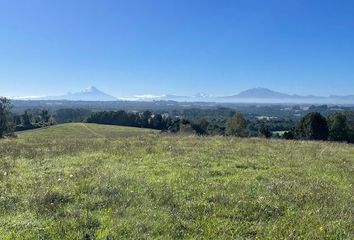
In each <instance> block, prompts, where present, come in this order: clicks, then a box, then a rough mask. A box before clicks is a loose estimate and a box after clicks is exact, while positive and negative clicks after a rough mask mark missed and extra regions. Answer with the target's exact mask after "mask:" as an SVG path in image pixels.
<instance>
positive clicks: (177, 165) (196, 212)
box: [0, 124, 354, 239]
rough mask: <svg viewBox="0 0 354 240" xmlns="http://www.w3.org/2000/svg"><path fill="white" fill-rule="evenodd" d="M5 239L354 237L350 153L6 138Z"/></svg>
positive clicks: (102, 138) (30, 134) (322, 148)
mask: <svg viewBox="0 0 354 240" xmlns="http://www.w3.org/2000/svg"><path fill="white" fill-rule="evenodd" d="M0 191H1V196H0V214H1V218H0V236H1V239H183V238H185V239H196V238H199V239H353V238H354V207H353V206H354V146H352V145H346V144H335V143H320V142H292V141H271V140H260V139H238V138H226V137H196V136H174V135H167V134H166V135H162V134H157V133H156V132H154V131H151V130H146V129H136V128H123V127H116V126H104V125H95V124H65V125H58V126H54V127H50V128H47V129H39V130H35V131H27V132H23V133H20V134H19V137H18V139H7V140H0Z"/></svg>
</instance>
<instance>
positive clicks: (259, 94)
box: [21, 86, 354, 104]
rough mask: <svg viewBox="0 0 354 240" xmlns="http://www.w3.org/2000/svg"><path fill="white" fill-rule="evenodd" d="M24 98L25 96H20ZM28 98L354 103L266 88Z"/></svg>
mask: <svg viewBox="0 0 354 240" xmlns="http://www.w3.org/2000/svg"><path fill="white" fill-rule="evenodd" d="M21 99H25V98H21ZM28 100H68V101H117V100H129V101H177V102H230V103H237V102H238V103H243V102H244V103H323V104H324V103H327V104H331V103H332V104H354V95H347V96H337V95H332V96H329V97H322V96H314V95H307V96H302V95H295V94H294V95H291V94H286V93H281V92H276V91H273V90H270V89H267V88H252V89H248V90H246V91H243V92H240V93H238V94H236V95H231V96H211V95H208V94H205V93H198V94H196V95H193V96H179V95H171V94H170V95H159V96H156V95H137V96H133V97H126V98H116V97H114V96H111V95H109V94H107V93H104V92H102V91H101V90H99V89H97V88H96V87H93V86H92V87H90V88H87V89H85V90H83V91H80V92H76V93H67V94H65V95H61V96H49V97H40V98H28Z"/></svg>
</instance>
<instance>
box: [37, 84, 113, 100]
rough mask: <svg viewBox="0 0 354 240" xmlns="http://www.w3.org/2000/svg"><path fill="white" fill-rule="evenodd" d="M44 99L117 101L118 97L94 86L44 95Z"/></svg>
mask: <svg viewBox="0 0 354 240" xmlns="http://www.w3.org/2000/svg"><path fill="white" fill-rule="evenodd" d="M41 99H42V100H69V101H116V100H117V98H115V97H113V96H111V95H109V94H107V93H104V92H102V91H101V90H99V89H97V88H96V87H94V86H92V87H89V88H87V89H85V90H83V91H80V92H76V93H67V94H65V95H61V96H51V97H43V98H41Z"/></svg>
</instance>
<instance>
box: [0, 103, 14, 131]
mask: <svg viewBox="0 0 354 240" xmlns="http://www.w3.org/2000/svg"><path fill="white" fill-rule="evenodd" d="M10 110H11V102H10V100H9V99H7V98H4V97H0V138H2V137H4V136H8V135H12V134H13V131H14V128H13V121H12V119H11V112H10Z"/></svg>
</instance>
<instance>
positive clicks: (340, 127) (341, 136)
mask: <svg viewBox="0 0 354 240" xmlns="http://www.w3.org/2000/svg"><path fill="white" fill-rule="evenodd" d="M327 122H328V128H329V139H330V140H331V141H347V140H348V131H349V127H348V123H347V117H346V116H345V115H344V114H342V113H334V114H332V115H330V116H329V117H328V121H327Z"/></svg>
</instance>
